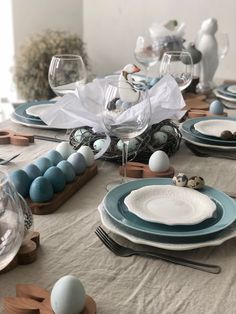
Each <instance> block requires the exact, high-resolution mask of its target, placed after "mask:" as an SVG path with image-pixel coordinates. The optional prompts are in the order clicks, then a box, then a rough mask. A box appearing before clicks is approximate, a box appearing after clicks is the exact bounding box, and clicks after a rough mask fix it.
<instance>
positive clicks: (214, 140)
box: [181, 117, 236, 146]
mask: <svg viewBox="0 0 236 314" xmlns="http://www.w3.org/2000/svg"><path fill="white" fill-rule="evenodd" d="M203 120H235V118H220V117H201V118H194V119H188V120H186V121H185V122H183V123H182V125H181V128H182V130H184V131H185V132H186V133H188V134H190V135H191V136H194V137H196V138H199V139H200V140H202V141H203V142H205V143H209V144H217V145H225V146H235V145H236V141H235V140H232V141H226V140H223V139H221V138H218V137H214V136H207V135H204V134H202V133H200V132H198V131H197V130H195V128H194V125H195V124H196V123H197V122H200V121H203Z"/></svg>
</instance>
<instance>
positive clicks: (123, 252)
mask: <svg viewBox="0 0 236 314" xmlns="http://www.w3.org/2000/svg"><path fill="white" fill-rule="evenodd" d="M95 233H96V235H97V236H98V237H99V239H100V240H101V241H102V242H103V243H104V244H105V245H106V247H107V248H108V249H109V250H110V251H112V252H113V253H114V254H116V255H118V256H123V257H127V256H131V255H140V256H148V257H154V258H159V259H161V260H164V261H167V262H170V263H174V264H178V265H182V266H187V267H190V268H194V269H198V270H201V271H205V272H208V273H212V274H219V273H220V272H221V267H220V266H218V265H212V264H204V263H200V262H195V261H191V260H188V259H185V258H181V257H176V256H172V255H167V254H164V253H157V252H151V251H138V250H133V249H131V248H128V247H125V246H122V245H120V244H119V243H117V242H115V241H114V240H113V239H112V238H111V237H110V236H109V235H108V234H107V233H106V232H105V231H104V230H103V228H102V227H100V226H99V227H97V229H96V231H95Z"/></svg>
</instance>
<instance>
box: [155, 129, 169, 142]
mask: <svg viewBox="0 0 236 314" xmlns="http://www.w3.org/2000/svg"><path fill="white" fill-rule="evenodd" d="M167 140H168V135H167V134H166V133H165V132H162V131H158V132H155V133H154V134H153V136H152V142H153V144H154V145H162V144H165V143H166V142H167Z"/></svg>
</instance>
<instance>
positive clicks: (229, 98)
mask: <svg viewBox="0 0 236 314" xmlns="http://www.w3.org/2000/svg"><path fill="white" fill-rule="evenodd" d="M213 92H214V94H215V95H216V97H218V98H221V99H224V100H228V101H230V102H236V97H230V96H225V95H222V94H220V93H219V92H218V91H217V90H216V89H214V90H213Z"/></svg>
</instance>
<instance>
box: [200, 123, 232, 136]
mask: <svg viewBox="0 0 236 314" xmlns="http://www.w3.org/2000/svg"><path fill="white" fill-rule="evenodd" d="M194 128H195V130H196V131H198V132H200V133H201V134H204V135H208V136H215V137H220V134H221V133H222V132H223V131H225V130H229V131H231V132H232V133H234V132H236V120H235V121H233V120H227V119H217V120H214V119H212V120H204V121H200V122H197V123H195V124H194Z"/></svg>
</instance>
